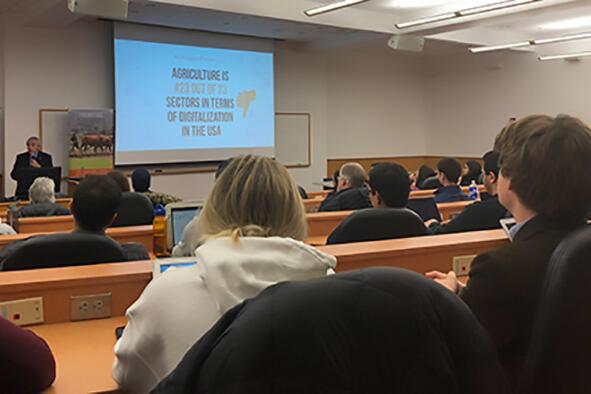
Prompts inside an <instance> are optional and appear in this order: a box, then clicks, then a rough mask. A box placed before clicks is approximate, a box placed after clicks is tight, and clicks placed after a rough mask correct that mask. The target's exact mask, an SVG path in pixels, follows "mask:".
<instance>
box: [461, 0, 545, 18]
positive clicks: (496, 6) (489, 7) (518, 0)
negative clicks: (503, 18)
mask: <svg viewBox="0 0 591 394" xmlns="http://www.w3.org/2000/svg"><path fill="white" fill-rule="evenodd" d="M536 1H540V0H513V1H502V2H500V3H493V4H486V5H483V6H480V7H473V8H468V9H466V10H462V11H458V14H460V15H461V16H470V15H476V14H482V13H484V12H491V11H498V10H502V9H505V8H510V7H517V6H520V5H524V4H529V3H535V2H536Z"/></svg>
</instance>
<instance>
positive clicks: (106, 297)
mask: <svg viewBox="0 0 591 394" xmlns="http://www.w3.org/2000/svg"><path fill="white" fill-rule="evenodd" d="M111 298H112V297H111V293H105V294H93V295H83V296H71V297H70V319H71V320H72V321H78V320H91V319H102V318H105V317H111Z"/></svg>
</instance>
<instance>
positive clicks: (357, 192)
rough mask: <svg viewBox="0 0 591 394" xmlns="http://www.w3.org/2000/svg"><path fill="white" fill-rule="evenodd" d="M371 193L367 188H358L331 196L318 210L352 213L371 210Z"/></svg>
mask: <svg viewBox="0 0 591 394" xmlns="http://www.w3.org/2000/svg"><path fill="white" fill-rule="evenodd" d="M371 207H372V206H371V202H370V201H369V191H368V190H367V188H366V187H356V188H352V189H345V190H341V191H340V192H337V193H334V194H329V195H328V196H327V197H326V199H325V200H324V201H322V204H320V208H319V209H318V210H319V211H320V212H328V211H351V210H356V209H365V208H371Z"/></svg>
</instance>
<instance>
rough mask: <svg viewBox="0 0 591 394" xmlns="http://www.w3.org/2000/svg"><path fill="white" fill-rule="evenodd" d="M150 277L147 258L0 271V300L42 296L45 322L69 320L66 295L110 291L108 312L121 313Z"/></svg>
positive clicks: (68, 303)
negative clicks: (142, 259) (74, 265)
mask: <svg viewBox="0 0 591 394" xmlns="http://www.w3.org/2000/svg"><path fill="white" fill-rule="evenodd" d="M150 280H152V262H151V261H132V262H124V263H108V264H95V265H84V266H79V267H62V268H44V269H34V270H23V271H7V272H0V301H11V300H19V299H24V298H31V297H42V298H43V314H44V319H45V322H46V323H49V324H52V323H63V322H69V321H70V302H71V299H70V297H72V296H81V295H91V294H103V293H111V315H112V316H123V315H124V314H125V311H126V310H127V308H129V307H130V306H131V304H133V303H134V302H135V300H137V299H138V297H139V296H140V294H141V293H142V292H143V291H144V289H145V287H146V286H147V285H148V283H149V282H150Z"/></svg>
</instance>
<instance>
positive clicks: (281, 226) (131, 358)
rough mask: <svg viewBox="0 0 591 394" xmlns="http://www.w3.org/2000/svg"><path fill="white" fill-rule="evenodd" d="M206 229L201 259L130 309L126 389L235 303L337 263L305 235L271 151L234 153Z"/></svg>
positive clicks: (203, 222) (165, 363)
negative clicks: (266, 154)
mask: <svg viewBox="0 0 591 394" xmlns="http://www.w3.org/2000/svg"><path fill="white" fill-rule="evenodd" d="M199 228H200V231H201V234H203V237H204V239H205V243H204V244H203V245H201V246H200V247H199V248H198V249H197V252H196V256H197V261H198V262H199V263H198V264H197V265H195V266H193V267H189V268H180V269H174V270H171V271H168V272H166V273H164V274H163V275H162V276H160V277H159V278H158V279H156V280H154V281H153V282H152V283H150V284H149V285H148V287H147V288H146V289H145V291H144V293H143V294H142V295H141V296H140V298H139V300H138V301H137V302H136V303H135V304H133V305H132V306H131V307H130V308H129V309H128V311H127V319H128V324H127V327H126V328H125V331H124V332H123V336H122V337H121V339H120V340H119V342H118V343H117V345H116V346H115V356H116V360H115V365H114V366H113V378H114V379H115V380H116V381H117V382H118V383H119V384H120V386H121V388H122V389H123V390H124V391H126V392H132V393H146V392H149V391H150V389H152V388H153V387H154V386H155V385H156V384H157V383H158V382H159V381H160V380H162V379H163V378H164V377H166V376H167V375H168V374H169V373H170V372H171V371H172V370H173V369H174V368H175V367H176V365H177V364H178V363H179V361H181V359H182V357H183V355H184V354H185V353H186V352H187V350H189V348H190V347H191V346H192V345H193V344H194V343H195V342H196V341H197V340H199V339H200V338H201V336H202V335H203V334H204V333H205V332H207V330H208V329H209V328H210V327H211V326H212V325H213V324H214V323H215V322H216V321H217V320H218V319H219V318H220V317H221V316H222V315H223V314H224V313H225V312H226V311H227V310H228V309H230V308H232V307H233V306H235V305H237V304H239V303H240V302H242V301H243V300H245V299H247V298H251V297H254V296H256V295H257V294H259V293H260V292H261V291H262V290H264V289H265V288H267V287H268V286H271V285H273V284H275V283H277V282H284V281H294V280H306V279H311V278H319V277H323V276H325V275H326V274H327V273H328V272H331V271H332V269H333V268H334V267H335V265H336V260H335V258H334V257H332V256H329V255H327V254H324V253H322V252H319V251H318V250H316V249H314V248H312V247H311V246H308V245H306V244H304V243H303V242H302V241H303V240H304V239H305V238H306V228H307V223H306V216H305V212H304V205H303V204H302V199H301V198H300V196H299V192H298V188H297V185H296V183H295V181H294V180H293V178H292V177H291V175H290V174H289V172H288V171H287V169H286V168H285V167H283V166H282V165H281V164H279V163H278V162H276V161H274V160H272V159H269V158H265V157H258V156H250V155H248V156H242V157H237V158H234V159H233V160H232V161H231V162H230V164H228V167H227V168H226V169H225V170H224V172H223V173H222V175H221V176H220V178H219V179H218V180H217V181H216V183H215V184H214V186H213V189H212V191H211V193H210V195H209V197H208V198H207V201H206V203H205V206H204V208H203V211H202V212H201V214H200V215H199Z"/></svg>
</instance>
